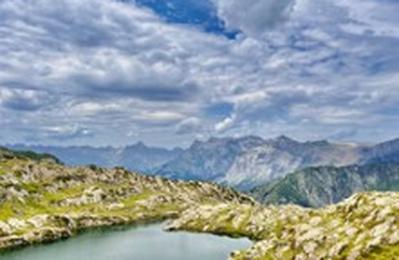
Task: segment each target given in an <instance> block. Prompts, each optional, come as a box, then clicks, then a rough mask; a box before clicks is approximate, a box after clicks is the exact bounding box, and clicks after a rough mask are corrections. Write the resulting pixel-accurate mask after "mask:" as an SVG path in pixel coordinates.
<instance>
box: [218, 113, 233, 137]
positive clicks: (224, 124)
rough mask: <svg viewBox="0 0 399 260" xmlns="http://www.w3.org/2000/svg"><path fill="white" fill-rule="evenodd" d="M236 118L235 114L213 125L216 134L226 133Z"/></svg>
mask: <svg viewBox="0 0 399 260" xmlns="http://www.w3.org/2000/svg"><path fill="white" fill-rule="evenodd" d="M236 118H237V116H236V115H235V114H233V115H231V116H229V117H226V118H225V119H223V120H222V121H220V122H218V123H217V124H216V125H215V130H216V132H217V133H223V132H225V131H227V130H228V129H229V128H231V127H232V126H233V125H234V123H235V120H236Z"/></svg>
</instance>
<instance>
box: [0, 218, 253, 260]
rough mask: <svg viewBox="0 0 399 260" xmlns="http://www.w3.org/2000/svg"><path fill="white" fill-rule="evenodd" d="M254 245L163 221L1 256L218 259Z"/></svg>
mask: <svg viewBox="0 0 399 260" xmlns="http://www.w3.org/2000/svg"><path fill="white" fill-rule="evenodd" d="M250 245H251V242H250V241H249V240H247V239H231V238H226V237H218V236H213V235H207V234H193V233H186V232H178V233H168V232H164V231H162V225H151V226H147V227H137V228H128V229H124V230H107V231H104V230H103V231H99V230H98V231H90V232H87V233H84V234H81V235H79V236H77V237H74V238H71V239H68V240H64V241H60V242H56V243H52V244H48V245H40V246H33V247H28V248H24V249H21V250H17V251H12V252H8V253H5V254H3V255H0V260H153V259H154V260H155V259H162V260H219V259H227V257H228V256H229V253H230V252H232V251H234V250H238V249H245V248H248V247H249V246H250Z"/></svg>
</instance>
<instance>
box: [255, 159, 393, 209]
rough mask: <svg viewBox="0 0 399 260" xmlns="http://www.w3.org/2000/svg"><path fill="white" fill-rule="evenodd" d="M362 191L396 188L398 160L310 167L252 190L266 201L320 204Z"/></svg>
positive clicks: (273, 202) (256, 195) (304, 204)
mask: <svg viewBox="0 0 399 260" xmlns="http://www.w3.org/2000/svg"><path fill="white" fill-rule="evenodd" d="M362 191H399V164H397V163H377V164H366V165H361V166H359V165H352V166H346V167H333V166H319V167H309V168H306V169H303V170H299V171H297V172H294V173H292V174H289V175H287V176H285V177H284V178H282V179H281V180H278V181H276V182H274V183H271V184H268V185H263V186H259V187H257V188H255V189H254V190H252V191H251V194H252V195H253V196H254V198H256V199H257V200H259V201H261V202H262V203H265V204H289V203H293V204H297V205H301V206H305V207H322V206H325V205H329V204H334V203H338V202H340V201H342V200H344V199H346V198H348V197H350V196H351V195H352V194H354V193H357V192H362Z"/></svg>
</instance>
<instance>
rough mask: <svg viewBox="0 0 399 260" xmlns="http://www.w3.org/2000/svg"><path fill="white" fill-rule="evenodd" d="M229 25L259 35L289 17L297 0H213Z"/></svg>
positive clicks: (220, 14)
mask: <svg viewBox="0 0 399 260" xmlns="http://www.w3.org/2000/svg"><path fill="white" fill-rule="evenodd" d="M213 1H214V3H215V4H216V8H217V10H218V14H219V16H220V17H221V18H222V19H223V20H224V21H225V22H226V24H227V26H228V27H230V28H233V29H239V30H241V31H243V32H244V33H246V34H248V35H251V36H254V35H255V36H257V35H259V34H262V33H263V32H265V31H268V30H270V29H273V28H275V27H276V26H277V25H278V24H279V23H281V22H283V21H285V20H286V19H288V17H289V15H290V12H291V11H292V10H291V9H292V8H293V5H294V4H295V0H247V1H241V0H213Z"/></svg>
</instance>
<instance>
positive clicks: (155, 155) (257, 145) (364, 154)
mask: <svg viewBox="0 0 399 260" xmlns="http://www.w3.org/2000/svg"><path fill="white" fill-rule="evenodd" d="M11 147H12V148H15V149H23V150H25V149H27V150H33V151H37V152H46V153H51V154H54V155H55V156H57V157H58V158H60V159H61V160H62V161H63V162H65V163H66V164H67V165H72V166H73V165H83V164H96V165H99V166H102V167H114V166H123V167H126V168H127V169H129V170H133V171H140V172H145V173H148V174H157V175H161V176H163V177H166V178H173V179H179V180H197V181H211V182H217V183H219V184H223V185H226V186H231V187H235V188H238V189H240V190H246V191H247V190H251V189H253V188H255V187H257V186H260V185H264V184H267V183H269V182H272V181H275V180H277V179H280V178H283V177H285V176H286V175H287V174H289V173H292V172H294V171H297V170H302V169H304V168H307V167H315V166H336V167H342V166H349V165H354V164H359V165H366V164H370V163H389V162H399V139H396V140H392V141H388V142H384V143H381V144H376V145H361V144H345V143H343V144H342V143H333V142H328V141H325V140H321V141H307V142H300V141H297V140H293V139H291V138H289V137H286V136H280V137H276V138H272V139H262V138H260V137H257V136H245V137H240V138H210V139H209V140H207V141H195V142H194V143H193V144H192V145H191V146H190V147H188V148H187V149H180V148H176V149H173V150H167V149H163V148H156V147H148V146H146V145H144V144H143V143H137V144H135V145H131V146H126V147H121V148H112V147H104V148H93V147H47V146H25V145H14V146H11Z"/></svg>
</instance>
